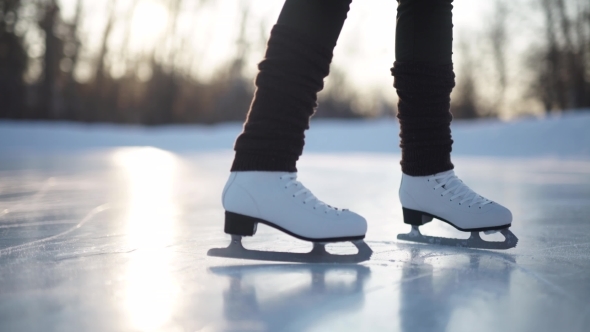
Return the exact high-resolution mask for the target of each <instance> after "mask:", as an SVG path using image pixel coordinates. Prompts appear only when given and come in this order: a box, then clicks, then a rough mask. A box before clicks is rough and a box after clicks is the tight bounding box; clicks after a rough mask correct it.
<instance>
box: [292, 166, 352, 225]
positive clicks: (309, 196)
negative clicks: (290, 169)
mask: <svg viewBox="0 0 590 332" xmlns="http://www.w3.org/2000/svg"><path fill="white" fill-rule="evenodd" d="M284 179H289V181H288V182H287V183H286V184H285V189H286V188H289V187H291V186H296V187H300V188H301V189H299V190H298V191H296V192H294V193H293V197H297V196H300V195H307V197H306V198H305V199H304V200H303V204H308V203H313V204H314V206H313V208H314V209H318V208H322V207H323V208H324V213H328V212H330V211H334V212H336V215H340V214H341V213H342V212H344V211H347V209H339V208H336V207H333V206H331V205H328V204H326V203H324V202H322V201H320V200H319V199H318V198H317V197H315V196H314V194H312V193H311V191H310V190H309V189H307V188H305V186H304V185H303V184H302V183H301V182H299V181H297V176H296V175H284V176H281V180H284Z"/></svg>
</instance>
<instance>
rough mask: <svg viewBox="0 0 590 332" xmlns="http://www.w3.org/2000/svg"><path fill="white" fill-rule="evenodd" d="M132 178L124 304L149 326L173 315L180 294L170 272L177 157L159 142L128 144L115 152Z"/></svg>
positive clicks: (136, 323) (136, 322)
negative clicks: (130, 251)
mask: <svg viewBox="0 0 590 332" xmlns="http://www.w3.org/2000/svg"><path fill="white" fill-rule="evenodd" d="M114 160H115V163H116V164H117V165H118V166H119V167H121V168H122V169H123V171H124V172H123V173H124V174H125V177H126V180H127V186H128V187H127V191H128V193H127V195H128V196H127V197H128V201H127V202H126V207H125V208H126V209H127V214H126V223H127V235H128V239H129V246H130V247H131V248H133V249H136V251H134V252H133V254H132V256H131V260H130V263H129V266H128V268H127V271H126V275H125V279H126V284H127V286H126V290H125V302H124V305H125V307H126V310H127V312H128V314H129V319H130V323H131V325H132V326H133V327H135V328H136V329H139V330H141V331H149V330H155V329H158V328H161V327H162V326H163V325H164V324H165V323H166V322H168V321H169V319H170V317H171V314H172V312H173V310H174V304H175V301H176V298H177V295H178V287H177V283H176V281H175V280H174V278H173V276H172V275H171V274H170V271H169V265H170V262H171V257H170V255H171V253H170V252H169V251H167V250H165V248H164V247H165V246H166V245H167V244H168V243H169V242H170V241H171V240H172V238H173V236H174V227H175V225H176V222H177V220H176V219H177V207H176V205H175V200H174V197H173V189H174V180H175V177H176V174H177V169H178V167H177V166H178V159H177V158H176V157H175V156H174V155H173V154H172V153H170V152H167V151H163V150H160V149H156V148H150V147H148V148H124V149H119V150H117V151H116V152H115V154H114Z"/></svg>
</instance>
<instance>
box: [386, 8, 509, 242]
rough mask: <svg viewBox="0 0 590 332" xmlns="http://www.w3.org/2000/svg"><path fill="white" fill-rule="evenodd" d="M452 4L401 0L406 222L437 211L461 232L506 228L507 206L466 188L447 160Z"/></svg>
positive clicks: (399, 71)
mask: <svg viewBox="0 0 590 332" xmlns="http://www.w3.org/2000/svg"><path fill="white" fill-rule="evenodd" d="M452 2H453V1H452V0H399V1H398V10H397V28H396V61H395V63H394V67H393V68H392V70H391V71H392V74H393V76H394V77H395V81H394V86H395V88H396V89H397V93H398V96H399V104H398V118H399V122H400V138H401V144H400V147H401V149H402V160H401V166H402V172H403V175H402V184H401V187H400V191H399V193H400V201H401V203H402V207H403V215H404V222H406V223H408V224H412V225H415V226H419V225H422V224H424V223H426V222H429V221H430V220H432V217H436V218H437V219H440V220H443V221H446V222H448V223H450V224H451V225H453V226H455V227H456V228H458V229H461V230H497V229H504V228H507V227H509V226H510V224H511V222H512V214H511V213H510V211H509V210H508V209H506V208H505V207H503V206H501V205H499V204H497V203H495V202H492V201H490V200H488V199H486V198H484V197H482V196H480V195H479V194H477V193H475V192H474V191H472V190H471V189H469V188H468V187H467V186H466V185H465V184H464V183H463V182H462V181H461V180H460V179H459V178H458V177H457V176H456V175H455V174H454V171H453V164H452V163H451V146H452V144H453V140H452V139H451V127H450V124H451V119H452V116H451V113H450V100H451V98H450V95H451V91H452V89H453V87H454V85H455V81H454V77H455V75H454V73H453V64H452V42H453V22H452V9H453V6H452Z"/></svg>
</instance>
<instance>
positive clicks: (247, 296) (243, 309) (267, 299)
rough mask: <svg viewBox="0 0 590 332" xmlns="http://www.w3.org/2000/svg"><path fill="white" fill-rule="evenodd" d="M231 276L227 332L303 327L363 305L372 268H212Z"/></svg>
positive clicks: (227, 293) (226, 300)
mask: <svg viewBox="0 0 590 332" xmlns="http://www.w3.org/2000/svg"><path fill="white" fill-rule="evenodd" d="M209 270H210V271H211V272H213V273H214V274H216V275H225V276H227V277H229V286H228V288H227V289H226V290H225V291H224V292H223V314H224V317H225V324H224V326H222V327H221V328H220V330H224V331H283V330H289V331H303V330H306V329H307V328H309V327H311V326H313V325H314V324H315V323H316V322H317V321H318V320H319V321H321V320H323V319H325V317H324V315H323V314H322V313H326V311H327V310H329V311H334V312H336V311H337V312H338V313H339V314H340V315H341V314H344V313H345V312H351V311H357V310H360V309H362V308H363V303H364V284H365V283H366V282H367V280H368V279H369V276H370V272H371V270H370V268H368V267H366V266H362V265H331V264H327V265H324V264H297V265H291V264H289V265H280V264H271V265H242V266H222V267H211V268H210V269H209Z"/></svg>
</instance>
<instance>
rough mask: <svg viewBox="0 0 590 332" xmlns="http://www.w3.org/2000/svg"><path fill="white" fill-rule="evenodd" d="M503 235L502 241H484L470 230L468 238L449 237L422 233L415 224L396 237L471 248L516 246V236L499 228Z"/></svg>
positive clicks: (496, 248) (418, 241)
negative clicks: (406, 231)
mask: <svg viewBox="0 0 590 332" xmlns="http://www.w3.org/2000/svg"><path fill="white" fill-rule="evenodd" d="M500 233H501V234H502V235H503V236H504V241H501V242H500V241H485V240H483V239H482V238H481V236H480V235H479V232H471V236H470V237H469V238H468V239H451V238H446V237H437V236H428V235H422V233H420V230H419V229H418V227H417V226H412V230H411V231H410V233H407V234H398V235H397V239H398V240H403V241H410V242H416V243H426V244H438V245H443V246H451V247H460V248H472V249H495V250H506V249H510V248H514V247H516V244H517V243H518V238H517V237H516V235H514V234H513V233H512V232H511V231H510V230H509V229H508V228H505V229H502V230H500Z"/></svg>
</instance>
